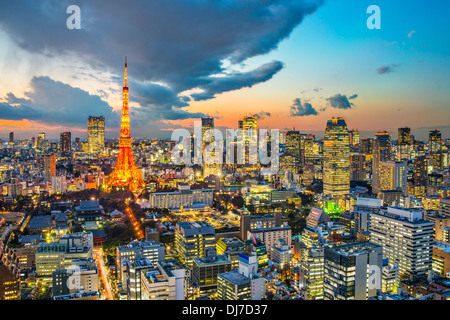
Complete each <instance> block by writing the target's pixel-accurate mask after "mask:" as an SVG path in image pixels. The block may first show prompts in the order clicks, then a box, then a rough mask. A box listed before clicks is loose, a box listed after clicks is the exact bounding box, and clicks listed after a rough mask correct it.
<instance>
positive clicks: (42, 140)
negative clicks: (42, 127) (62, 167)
mask: <svg viewBox="0 0 450 320" xmlns="http://www.w3.org/2000/svg"><path fill="white" fill-rule="evenodd" d="M45 146H46V140H45V132H39V133H38V136H37V140H36V147H38V148H44V147H45Z"/></svg>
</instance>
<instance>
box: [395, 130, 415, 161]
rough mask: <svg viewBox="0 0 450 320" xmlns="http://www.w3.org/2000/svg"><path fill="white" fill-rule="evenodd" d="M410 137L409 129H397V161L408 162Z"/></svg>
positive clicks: (410, 145) (410, 144)
mask: <svg viewBox="0 0 450 320" xmlns="http://www.w3.org/2000/svg"><path fill="white" fill-rule="evenodd" d="M412 140H413V139H412V136H411V128H408V127H405V128H398V138H397V159H398V160H403V159H406V160H408V159H409V158H410V157H411V148H412V144H413V141H412Z"/></svg>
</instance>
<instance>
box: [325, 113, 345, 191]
mask: <svg viewBox="0 0 450 320" xmlns="http://www.w3.org/2000/svg"><path fill="white" fill-rule="evenodd" d="M323 193H324V194H325V195H330V196H333V197H341V196H345V195H348V194H349V193H350V144H349V136H348V130H347V124H346V122H345V119H343V118H333V119H330V120H328V122H327V127H326V130H325V139H324V142H323Z"/></svg>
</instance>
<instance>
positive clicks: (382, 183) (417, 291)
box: [0, 63, 450, 300]
mask: <svg viewBox="0 0 450 320" xmlns="http://www.w3.org/2000/svg"><path fill="white" fill-rule="evenodd" d="M128 94H129V92H128V86H127V63H125V79H124V86H123V89H122V103H123V104H122V110H121V127H120V137H119V139H118V140H114V141H108V140H106V141H105V138H104V134H105V127H104V126H105V118H104V117H91V116H89V117H88V126H87V128H86V129H87V130H86V133H87V135H86V136H87V140H86V139H84V140H83V139H82V138H79V137H75V139H74V141H72V133H71V132H69V131H64V132H61V133H58V135H59V136H58V139H56V141H54V140H52V139H49V136H48V135H46V133H45V132H39V133H38V135H37V138H31V139H25V140H21V139H18V138H17V137H16V136H14V132H11V133H10V134H9V137H8V136H7V137H5V142H2V144H1V146H2V148H1V149H0V156H1V158H0V160H1V162H0V178H1V184H0V206H1V208H0V209H1V210H0V211H1V212H0V237H1V239H0V255H1V264H0V299H2V300H13V299H14V300H17V299H36V300H38V299H53V300H98V299H102V300H103V299H105V300H262V299H264V300H393V299H402V300H414V299H430V300H448V299H450V286H449V284H448V281H449V279H450V254H449V252H450V249H449V248H450V243H449V233H450V229H449V228H450V171H449V159H450V158H449V153H450V141H449V140H446V139H443V137H442V134H441V132H440V131H439V130H434V131H431V132H430V133H429V136H428V141H420V140H418V139H416V138H415V136H414V132H413V130H411V128H409V127H403V128H399V129H398V137H397V141H396V140H394V139H393V137H392V136H391V133H388V132H387V131H381V130H380V131H377V132H376V133H375V135H374V136H373V137H372V138H364V137H363V134H362V132H360V131H358V130H348V128H347V122H346V119H344V118H342V117H338V118H332V119H330V120H328V121H327V123H326V128H325V131H324V138H323V139H320V138H316V135H315V134H313V133H308V132H305V131H304V130H298V129H297V130H296V129H295V128H293V129H292V130H290V129H286V130H285V131H282V132H281V135H280V137H281V138H280V141H279V145H278V148H279V150H280V154H279V158H280V166H279V167H278V169H277V171H276V172H274V173H273V174H270V175H268V174H263V173H262V171H261V168H262V167H264V165H263V164H262V163H260V161H259V156H258V153H250V149H252V147H254V146H258V147H260V146H261V144H259V142H260V140H259V136H258V135H256V134H253V133H257V130H258V123H259V120H260V117H257V116H256V115H244V114H242V115H239V118H238V119H242V120H238V125H237V127H238V128H237V129H241V130H242V131H241V132H240V133H239V134H238V136H237V137H236V140H235V141H233V142H232V148H231V149H226V150H215V149H214V148H212V146H213V145H215V143H216V142H217V140H216V138H213V137H209V136H207V133H209V132H210V131H209V130H213V129H217V128H215V127H214V125H215V124H214V120H215V118H214V117H203V118H201V121H198V122H199V123H201V133H198V132H197V133H196V134H198V135H201V138H202V143H201V151H205V150H206V149H208V150H210V149H211V148H212V149H213V151H212V152H211V153H212V154H213V155H214V154H219V153H220V152H221V151H225V153H224V154H223V159H226V158H227V156H229V155H227V152H230V150H233V151H234V152H235V153H234V154H233V156H232V157H231V156H230V158H233V159H234V160H237V159H238V153H236V151H237V150H238V148H239V147H243V148H242V150H243V151H244V154H243V155H242V156H243V157H242V159H241V160H242V163H238V162H237V161H235V163H226V164H224V163H206V162H205V161H200V162H198V163H191V164H186V163H183V164H179V163H175V162H174V157H173V151H174V150H175V149H174V148H175V145H176V143H175V142H174V141H170V140H164V139H153V138H149V139H141V138H136V139H132V138H131V133H130V132H131V124H130V113H131V112H130V109H129V106H128V103H129V97H128ZM61 131H62V130H61ZM187 139H188V140H187V141H188V142H191V147H192V146H195V144H196V143H197V144H198V141H197V142H196V141H195V134H190V135H189V136H188V137H187ZM239 139H241V140H239ZM186 145H187V144H186ZM268 146H269V143H268V144H267V146H263V149H264V151H266V150H265V147H268ZM271 148H272V147H271ZM191 155H192V150H191ZM204 155H205V154H203V156H204ZM223 159H222V160H223ZM204 160H205V159H204Z"/></svg>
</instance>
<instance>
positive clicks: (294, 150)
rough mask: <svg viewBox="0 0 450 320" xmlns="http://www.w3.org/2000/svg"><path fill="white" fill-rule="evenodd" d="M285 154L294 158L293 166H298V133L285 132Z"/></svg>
mask: <svg viewBox="0 0 450 320" xmlns="http://www.w3.org/2000/svg"><path fill="white" fill-rule="evenodd" d="M286 153H287V154H290V155H291V156H293V157H294V159H295V165H297V166H298V165H300V157H301V151H300V131H295V130H291V131H287V132H286Z"/></svg>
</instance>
